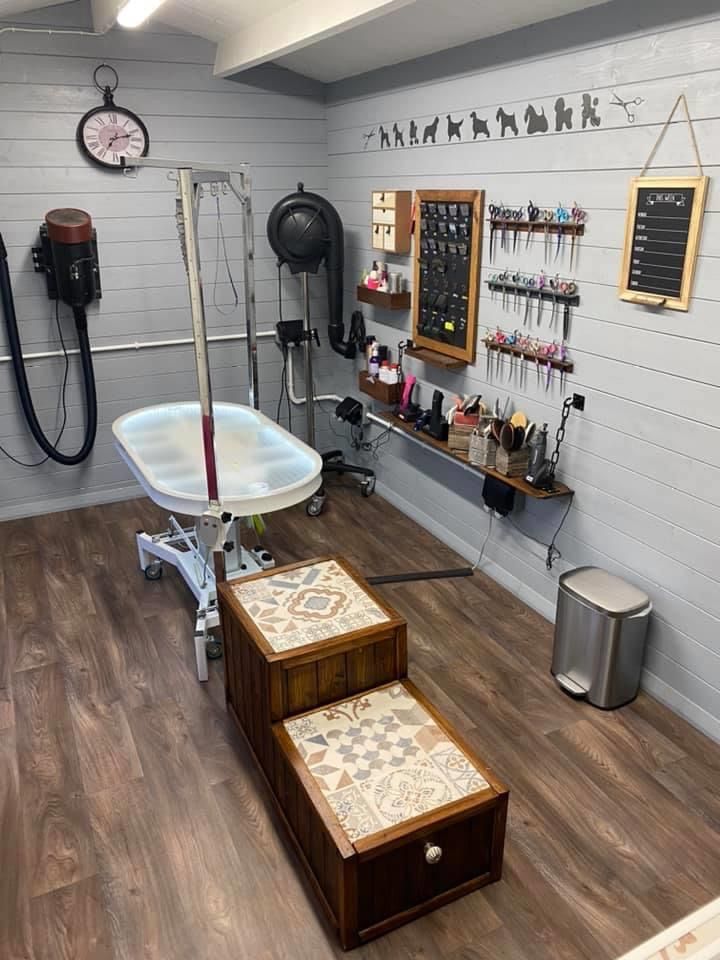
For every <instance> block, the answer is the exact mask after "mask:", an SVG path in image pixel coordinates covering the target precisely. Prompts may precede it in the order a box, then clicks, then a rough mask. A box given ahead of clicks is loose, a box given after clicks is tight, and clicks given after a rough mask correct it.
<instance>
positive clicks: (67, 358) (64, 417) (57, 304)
mask: <svg viewBox="0 0 720 960" xmlns="http://www.w3.org/2000/svg"><path fill="white" fill-rule="evenodd" d="M55 326H56V327H57V332H58V337H59V339H60V346H61V347H62V352H63V356H64V358H65V371H64V373H63V382H62V387H61V388H60V396H59V398H58V400H59V403H60V404H61V405H62V422H61V423H60V430H59V431H58V435H57V437H56V438H55V443H54V444H53V446H55V447H57V445H58V444H59V443H60V441H61V440H62V436H63V434H64V433H65V427H66V426H67V417H68V412H67V383H68V374H69V372H70V355H69V354H68V350H67V346H66V345H65V337H64V336H63V332H62V327H61V325H60V301H59V300H56V301H55ZM0 453H3V454H5V456H6V457H7V458H8V460H12V462H13V463H17V465H18V466H20V467H41V466H42V465H43V464H44V463H47V462H48V460H49V459H50V457H43V458H42V460H38V461H37V463H26V462H25V461H24V460H19V459H18V458H17V457H14V456H13V455H12V454H11V453H9V451H7V450H6V449H5V447H3V446H2V445H0Z"/></svg>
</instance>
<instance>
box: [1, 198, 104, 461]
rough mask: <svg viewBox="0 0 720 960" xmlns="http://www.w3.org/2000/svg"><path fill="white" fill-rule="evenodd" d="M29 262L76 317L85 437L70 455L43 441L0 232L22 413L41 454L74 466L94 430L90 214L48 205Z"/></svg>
mask: <svg viewBox="0 0 720 960" xmlns="http://www.w3.org/2000/svg"><path fill="white" fill-rule="evenodd" d="M33 261H34V264H35V270H36V272H38V273H44V274H45V278H46V280H47V289H48V297H49V298H50V299H51V300H62V301H63V303H66V304H67V305H68V306H69V307H70V308H71V309H72V311H73V316H74V317H75V326H76V328H77V337H78V346H79V348H80V361H81V363H82V370H83V380H84V383H85V404H86V409H87V415H86V423H85V437H84V440H83V443H82V446H81V447H80V449H79V450H78V452H77V453H74V454H64V453H61V452H60V451H59V450H58V449H57V447H56V446H55V445H54V444H53V443H51V442H50V440H48V438H47V437H46V436H45V433H44V431H43V428H42V426H41V425H40V421H39V420H38V417H37V414H36V412H35V407H34V405H33V402H32V396H31V394H30V386H29V384H28V379H27V373H26V371H25V362H24V360H23V354H22V344H21V343H20V333H19V330H18V323H17V316H16V314H15V301H14V299H13V294H12V286H11V283H10V271H9V269H8V263H7V250H6V249H5V244H4V242H3V239H2V236H0V304H2V310H3V314H4V316H5V324H6V327H7V336H8V346H9V347H10V354H11V355H12V363H13V370H14V371H15V381H16V383H17V389H18V395H19V397H20V403H21V404H22V408H23V413H24V414H25V419H26V420H27V423H28V426H29V427H30V432H31V433H32V435H33V437H34V438H35V441H36V442H37V444H38V446H39V447H40V448H41V450H42V451H43V452H44V453H45V454H46V456H48V457H50V459H52V460H55V461H56V462H57V463H62V464H65V465H66V466H73V465H75V464H77V463H81V462H82V461H83V460H85V459H86V457H87V456H88V454H89V453H90V451H91V450H92V448H93V444H94V443H95V436H96V433H97V396H96V392H95V375H94V372H93V365H92V354H91V351H90V341H89V339H88V332H87V314H86V312H85V308H86V307H87V305H88V304H89V303H91V302H92V301H93V300H99V299H100V296H101V289H100V267H99V263H98V251H97V237H96V235H95V231H94V229H93V225H92V220H91V219H90V216H89V215H88V214H87V213H85V211H84V210H73V209H66V210H51V211H50V213H48V214H47V216H46V217H45V222H44V223H43V224H42V225H41V227H40V245H39V246H38V247H34V248H33Z"/></svg>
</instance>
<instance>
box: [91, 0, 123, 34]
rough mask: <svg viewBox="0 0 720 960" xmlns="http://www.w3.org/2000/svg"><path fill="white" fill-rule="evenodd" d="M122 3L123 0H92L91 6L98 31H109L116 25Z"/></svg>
mask: <svg viewBox="0 0 720 960" xmlns="http://www.w3.org/2000/svg"><path fill="white" fill-rule="evenodd" d="M121 3H122V0H92V3H91V4H90V6H91V9H92V21H93V30H95V32H96V33H107V31H108V30H111V29H112V28H113V27H114V26H115V21H116V20H117V15H118V10H119V9H120V6H121Z"/></svg>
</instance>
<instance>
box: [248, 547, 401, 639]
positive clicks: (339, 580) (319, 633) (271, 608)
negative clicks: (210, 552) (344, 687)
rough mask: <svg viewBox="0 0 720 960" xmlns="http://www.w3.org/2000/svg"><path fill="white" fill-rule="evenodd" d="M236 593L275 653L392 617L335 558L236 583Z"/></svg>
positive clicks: (362, 627) (371, 625)
mask: <svg viewBox="0 0 720 960" xmlns="http://www.w3.org/2000/svg"><path fill="white" fill-rule="evenodd" d="M232 592H233V594H234V595H235V597H236V598H237V599H238V600H239V602H240V603H241V604H242V606H243V607H244V609H245V611H246V613H247V614H248V615H249V616H250V618H251V619H252V621H253V623H254V624H255V626H256V627H257V628H258V630H259V631H260V632H261V634H262V635H263V637H264V638H265V640H266V641H267V643H268V644H269V645H270V646H271V647H272V649H273V650H274V651H275V652H277V653H279V652H282V651H285V650H294V649H297V648H298V647H303V646H306V645H307V644H311V643H317V642H318V641H321V640H327V639H328V638H329V637H337V636H339V635H341V634H345V633H352V632H354V631H356V630H362V629H365V628H369V627H374V626H377V625H378V624H381V623H386V622H388V621H389V619H390V618H389V617H388V615H387V613H385V611H384V610H382V609H381V608H380V607H379V606H378V604H377V603H376V602H375V600H374V599H373V598H372V597H371V596H370V595H369V594H368V593H366V591H365V590H364V589H363V587H362V585H361V584H359V583H358V582H357V581H356V580H355V579H353V577H351V576H350V575H349V573H347V572H346V571H345V570H344V569H343V568H342V567H341V566H340V564H339V563H337V561H335V560H323V561H320V562H315V563H311V564H308V565H307V566H301V567H296V568H295V569H292V570H284V571H278V572H277V573H276V574H273V575H271V576H267V577H262V578H259V579H256V580H251V581H249V582H248V583H243V582H240V583H237V584H233V586H232Z"/></svg>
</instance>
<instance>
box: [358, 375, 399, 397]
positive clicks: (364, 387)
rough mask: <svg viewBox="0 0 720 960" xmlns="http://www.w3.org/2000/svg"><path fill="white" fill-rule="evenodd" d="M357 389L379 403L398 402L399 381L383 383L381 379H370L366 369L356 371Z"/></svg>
mask: <svg viewBox="0 0 720 960" xmlns="http://www.w3.org/2000/svg"><path fill="white" fill-rule="evenodd" d="M358 389H359V390H361V391H362V392H363V393H366V394H367V395H368V396H369V397H372V398H373V399H374V400H379V401H380V403H387V404H388V405H389V406H394V405H395V404H398V403H400V391H401V389H402V384H401V383H383V382H382V380H370V379H369V378H368V373H367V370H359V371H358Z"/></svg>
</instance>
